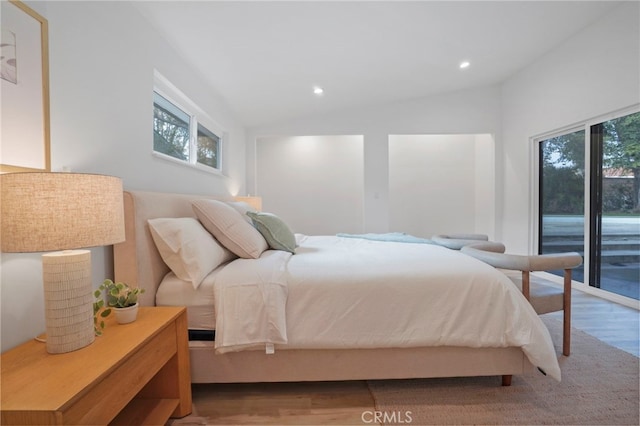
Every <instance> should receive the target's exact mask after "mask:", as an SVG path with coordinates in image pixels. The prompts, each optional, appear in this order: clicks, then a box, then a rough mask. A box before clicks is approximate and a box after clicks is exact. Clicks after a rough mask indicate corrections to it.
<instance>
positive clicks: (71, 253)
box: [42, 250, 95, 354]
mask: <svg viewBox="0 0 640 426" xmlns="http://www.w3.org/2000/svg"><path fill="white" fill-rule="evenodd" d="M42 275H43V282H44V310H45V323H46V328H47V352H49V353H51V354H61V353H66V352H71V351H75V350H77V349H80V348H83V347H85V346H87V345H90V344H91V343H92V342H93V341H94V340H95V332H94V328H93V286H92V285H91V252H90V251H89V250H65V251H59V252H54V253H47V254H44V255H42Z"/></svg>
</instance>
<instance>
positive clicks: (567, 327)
mask: <svg viewBox="0 0 640 426" xmlns="http://www.w3.org/2000/svg"><path fill="white" fill-rule="evenodd" d="M494 249H495V246H494V245H491V244H486V243H483V242H478V243H476V244H471V245H466V246H464V247H462V248H461V251H462V252H463V253H465V254H468V255H469V256H472V257H475V258H476V259H479V260H482V261H483V262H485V263H488V264H489V265H492V266H494V267H495V268H498V269H501V270H503V272H505V274H506V275H507V276H508V277H509V278H510V279H511V281H513V282H514V284H515V285H516V286H518V287H519V288H520V289H521V290H522V293H523V294H524V297H526V298H527V300H529V302H530V303H531V306H533V309H534V310H535V311H536V313H538V314H546V313H548V312H555V311H560V310H562V311H564V315H563V323H564V327H563V339H562V353H563V354H564V355H566V356H569V354H570V352H571V349H570V348H571V270H572V269H573V268H575V267H576V266H579V265H580V264H582V256H580V255H579V254H578V253H575V252H569V253H554V254H539V255H530V256H524V255H515V254H506V253H500V252H496V251H495V250H494ZM559 269H562V270H564V285H563V287H562V288H558V287H556V286H555V285H554V284H553V283H552V282H550V281H549V280H546V279H544V278H542V277H539V276H536V275H533V276H531V275H530V272H532V271H553V270H559ZM514 271H520V273H518V272H514Z"/></svg>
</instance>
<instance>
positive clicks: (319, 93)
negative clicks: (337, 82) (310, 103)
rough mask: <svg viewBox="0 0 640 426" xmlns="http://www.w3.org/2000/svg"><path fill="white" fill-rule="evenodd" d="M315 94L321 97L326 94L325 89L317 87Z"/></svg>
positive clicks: (314, 89) (314, 90)
mask: <svg viewBox="0 0 640 426" xmlns="http://www.w3.org/2000/svg"><path fill="white" fill-rule="evenodd" d="M313 93H315V94H316V95H318V96H320V95H322V94H323V93H324V89H323V88H322V87H318V86H315V87H314V88H313Z"/></svg>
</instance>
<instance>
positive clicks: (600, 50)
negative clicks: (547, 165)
mask: <svg viewBox="0 0 640 426" xmlns="http://www.w3.org/2000/svg"><path fill="white" fill-rule="evenodd" d="M639 9H640V3H638V2H625V3H624V4H622V6H619V7H618V8H616V9H614V10H613V11H612V12H611V13H610V14H609V15H606V16H604V17H602V18H601V19H600V20H599V21H598V22H596V23H595V24H593V25H591V26H589V27H587V28H585V29H584V30H583V31H582V32H580V33H579V34H576V35H575V36H574V37H572V38H571V39H570V40H568V41H567V42H566V43H564V44H562V45H560V46H558V47H557V48H555V49H554V50H553V51H551V52H549V53H548V54H546V55H545V56H544V57H543V58H541V59H540V60H538V61H536V62H535V63H533V64H531V65H530V66H529V67H527V68H526V69H525V70H523V71H522V72H520V73H519V74H517V75H515V76H514V77H512V78H511V79H509V80H508V81H507V82H506V83H505V84H504V85H503V89H502V99H503V105H502V114H503V122H504V127H503V137H504V158H503V160H502V161H503V170H504V178H503V180H502V188H501V189H500V191H501V192H502V193H503V194H504V200H505V202H504V204H503V211H502V217H503V223H502V229H503V230H502V235H503V241H504V243H505V244H506V246H507V248H509V249H510V250H511V251H514V252H520V253H527V252H528V251H529V248H530V246H531V244H532V241H531V235H530V227H531V224H532V221H533V220H534V217H535V216H534V212H533V208H532V202H531V201H532V200H531V184H530V183H531V181H532V179H533V170H531V169H532V167H531V166H532V149H531V145H532V138H533V137H534V136H536V135H540V134H542V133H546V132H550V131H553V130H556V129H559V128H562V127H566V126H570V125H573V124H577V123H580V122H584V121H585V120H589V119H591V118H594V117H597V116H600V115H603V114H608V113H611V112H614V111H616V110H619V109H622V108H625V107H628V106H630V105H632V104H637V103H638V102H640V10H639Z"/></svg>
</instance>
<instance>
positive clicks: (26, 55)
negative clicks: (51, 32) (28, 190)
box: [0, 0, 51, 173]
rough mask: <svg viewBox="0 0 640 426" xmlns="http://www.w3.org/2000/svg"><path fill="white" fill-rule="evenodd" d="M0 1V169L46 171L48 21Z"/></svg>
mask: <svg viewBox="0 0 640 426" xmlns="http://www.w3.org/2000/svg"><path fill="white" fill-rule="evenodd" d="M0 7H2V10H1V11H0V17H1V19H2V25H1V28H2V31H1V32H0V56H1V57H2V58H1V66H0V83H1V84H2V87H1V90H2V92H1V93H2V105H1V108H0V110H1V114H2V116H1V121H0V123H1V134H0V172H2V173H6V172H20V171H50V170H51V154H50V129H49V36H48V23H47V20H46V19H45V18H44V17H42V16H40V15H39V14H38V13H37V12H36V11H34V10H33V9H31V8H30V7H29V6H27V5H25V4H24V3H22V2H20V1H18V0H10V1H2V2H0Z"/></svg>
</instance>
